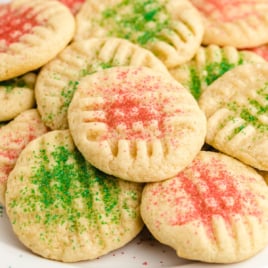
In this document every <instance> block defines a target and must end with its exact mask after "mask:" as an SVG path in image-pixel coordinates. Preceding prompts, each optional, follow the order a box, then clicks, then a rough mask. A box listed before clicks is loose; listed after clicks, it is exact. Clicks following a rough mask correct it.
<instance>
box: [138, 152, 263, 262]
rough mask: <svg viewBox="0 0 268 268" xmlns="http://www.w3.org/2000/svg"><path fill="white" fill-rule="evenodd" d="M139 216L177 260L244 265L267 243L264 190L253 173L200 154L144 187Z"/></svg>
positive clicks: (217, 157)
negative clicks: (178, 170) (164, 178)
mask: <svg viewBox="0 0 268 268" xmlns="http://www.w3.org/2000/svg"><path fill="white" fill-rule="evenodd" d="M141 215H142V218H143V220H144V223H145V225H146V226H147V227H148V229H149V230H150V232H151V233H152V234H153V236H154V237H155V238H156V239H157V240H159V241H160V242H161V243H163V244H166V245H169V246H170V247H172V248H174V249H175V250H176V252H177V254H178V256H179V257H182V258H186V259H191V260H198V261H202V262H211V263H233V262H239V261H243V260H246V259H248V258H250V257H252V256H254V255H256V254H257V253H258V252H260V251H261V250H262V249H264V247H265V246H267V244H268V224H267V223H268V187H267V185H266V183H265V181H264V179H263V177H262V176H260V175H259V174H258V173H257V172H256V171H255V170H254V169H253V168H250V167H249V166H247V165H245V164H243V163H242V162H240V161H238V160H235V159H234V158H231V157H229V156H227V155H224V154H221V153H215V152H205V151H201V152H200V153H199V154H198V155H197V157H196V158H195V159H194V161H193V162H192V163H191V164H190V165H189V166H188V167H186V168H185V169H184V170H183V171H182V172H180V173H178V174H177V175H176V176H174V177H173V178H170V179H168V180H165V181H162V182H154V183H148V184H147V185H146V186H145V188H144V191H143V193H142V202H141Z"/></svg>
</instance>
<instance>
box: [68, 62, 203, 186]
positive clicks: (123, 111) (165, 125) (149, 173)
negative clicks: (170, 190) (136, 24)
mask: <svg viewBox="0 0 268 268" xmlns="http://www.w3.org/2000/svg"><path fill="white" fill-rule="evenodd" d="M68 123H69V128H70V131H71V133H72V136H73V139H74V142H75V144H76V146H77V147H78V149H79V150H80V151H81V153H82V154H83V155H84V157H85V158H86V159H87V160H88V161H89V162H90V163H91V164H92V165H94V166H96V167H97V168H99V169H100V170H102V171H103V172H105V173H108V174H112V175H114V176H117V177H120V178H122V179H125V180H130V181H137V182H148V181H158V180H163V179H166V178H169V177H170V176H174V175H175V174H177V172H179V171H180V170H182V169H183V168H184V167H185V166H187V165H188V164H189V163H190V162H191V161H192V159H193V158H194V157H195V155H196V154H197V153H198V152H199V151H200V149H201V147H202V146H203V144H204V137H205V135H206V118H205V116H204V114H203V112H202V111H201V110H200V108H199V107H198V104H197V102H196V101H195V99H194V97H193V96H192V95H191V93H190V92H189V91H188V90H187V89H185V88H184V87H183V86H182V85H181V84H179V83H178V82H177V81H176V80H175V79H173V78H172V77H170V76H167V75H166V74H164V73H162V72H159V71H155V70H153V69H150V68H148V67H134V66H127V67H113V68H109V69H105V70H101V71H98V72H97V73H95V74H92V75H90V76H86V77H84V78H82V79H81V80H80V82H79V84H78V86H77V90H76V91H75V93H74V96H73V98H72V101H71V103H70V106H69V109H68Z"/></svg>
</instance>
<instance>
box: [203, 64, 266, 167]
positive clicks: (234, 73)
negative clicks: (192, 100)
mask: <svg viewBox="0 0 268 268" xmlns="http://www.w3.org/2000/svg"><path fill="white" fill-rule="evenodd" d="M199 105H200V108H201V109H202V110H203V111H204V112H205V114H206V116H207V119H208V128H207V135H206V142H207V143H208V144H210V145H211V146H213V147H214V148H216V149H218V150H219V151H221V152H224V153H226V154H228V155H231V156H233V157H235V158H237V159H239V160H241V161H242V162H244V163H246V164H248V165H251V166H253V167H255V168H257V169H260V170H266V171H268V64H267V63H266V62H265V63H256V64H244V65H241V66H237V67H235V68H234V69H232V70H230V71H229V72H227V73H225V74H224V75H223V76H221V77H220V78H218V79H217V80H216V81H214V82H213V83H212V84H211V85H210V86H209V87H208V88H207V89H206V90H205V91H204V93H203V94H202V95H201V97H200V99H199Z"/></svg>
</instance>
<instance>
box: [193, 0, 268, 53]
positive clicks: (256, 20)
mask: <svg viewBox="0 0 268 268" xmlns="http://www.w3.org/2000/svg"><path fill="white" fill-rule="evenodd" d="M190 2H191V3H192V4H193V5H194V6H195V7H196V8H197V9H198V10H199V12H200V13H201V14H202V16H203V20H204V24H205V33H204V37H203V41H202V43H203V44H204V45H209V44H216V45H219V46H234V47H237V48H249V47H255V46H259V45H262V44H265V43H267V42H268V36H267V34H266V33H267V27H268V19H267V12H268V2H267V1H263V0H251V1H241V0H229V1H228V0H227V1H223V0H190Z"/></svg>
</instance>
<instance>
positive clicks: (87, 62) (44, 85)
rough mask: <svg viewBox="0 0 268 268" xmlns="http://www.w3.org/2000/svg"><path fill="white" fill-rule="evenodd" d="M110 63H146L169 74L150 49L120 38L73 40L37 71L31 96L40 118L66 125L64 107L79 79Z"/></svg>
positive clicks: (49, 123)
mask: <svg viewBox="0 0 268 268" xmlns="http://www.w3.org/2000/svg"><path fill="white" fill-rule="evenodd" d="M114 66H146V67H148V68H152V69H154V70H157V71H160V72H163V73H165V74H166V75H169V72H168V70H167V68H166V67H165V65H164V64H163V62H162V61H160V60H159V59H158V58H157V57H156V56H155V55H154V54H153V53H152V52H151V51H149V50H147V49H145V48H142V47H140V46H138V45H135V44H133V43H131V42H129V41H128V40H125V39H121V38H109V37H108V38H89V39H87V40H80V41H74V42H72V43H71V44H70V45H69V46H67V47H66V48H65V49H64V50H63V51H62V52H61V53H59V54H58V55H57V57H55V58H54V59H53V60H51V61H50V62H49V63H48V64H46V65H45V66H43V67H42V69H41V71H40V72H39V75H38V79H37V82H36V86H35V97H36V103H37V108H38V111H39V112H40V114H41V117H42V120H43V121H44V122H45V124H46V125H47V126H49V127H50V128H51V129H54V130H56V129H67V128H68V121H67V110H68V107H69V104H70V102H71V100H72V96H73V94H74V92H75V91H76V88H77V86H78V84H79V80H80V79H81V78H82V77H84V76H86V75H90V74H93V73H95V72H97V71H99V70H102V69H108V68H111V67H114Z"/></svg>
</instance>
